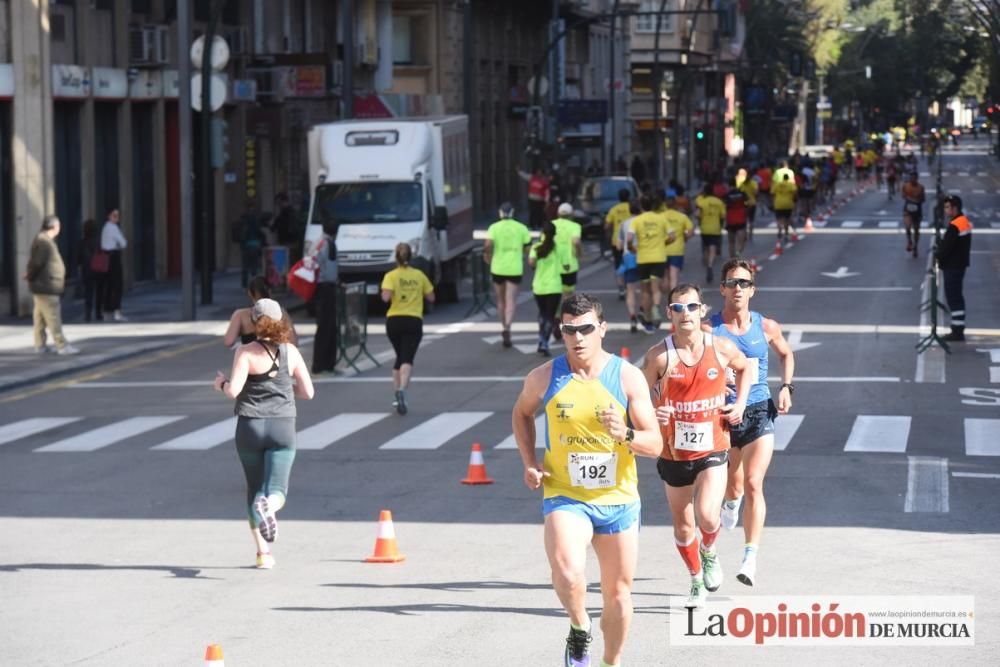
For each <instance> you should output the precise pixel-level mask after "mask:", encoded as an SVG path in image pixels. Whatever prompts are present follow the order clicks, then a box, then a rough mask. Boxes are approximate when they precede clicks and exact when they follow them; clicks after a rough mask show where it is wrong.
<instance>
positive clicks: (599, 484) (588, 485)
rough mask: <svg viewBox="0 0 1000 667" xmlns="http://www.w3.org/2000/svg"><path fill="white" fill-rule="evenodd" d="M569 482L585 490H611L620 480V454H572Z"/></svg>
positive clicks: (570, 454) (570, 456)
mask: <svg viewBox="0 0 1000 667" xmlns="http://www.w3.org/2000/svg"><path fill="white" fill-rule="evenodd" d="M569 480H570V483H571V484H572V485H573V486H580V487H583V488H585V489H610V488H611V487H613V486H614V485H615V483H616V481H617V480H618V452H586V453H584V452H570V453H569Z"/></svg>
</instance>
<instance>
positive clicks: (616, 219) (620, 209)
mask: <svg viewBox="0 0 1000 667" xmlns="http://www.w3.org/2000/svg"><path fill="white" fill-rule="evenodd" d="M631 217H632V214H631V213H630V212H629V204H628V202H627V201H621V202H618V203H617V204H615V205H614V206H612V207H611V210H610V211H608V214H607V215H606V216H605V217H604V223H605V225H606V226H609V227H611V244H612V245H613V246H614V247H616V248H618V249H619V250H621V249H622V246H621V240H620V239H619V238H618V231H619V230H620V229H621V228H622V223H623V222H625V221H626V220H628V219H629V218H631Z"/></svg>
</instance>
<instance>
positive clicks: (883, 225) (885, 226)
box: [878, 220, 899, 229]
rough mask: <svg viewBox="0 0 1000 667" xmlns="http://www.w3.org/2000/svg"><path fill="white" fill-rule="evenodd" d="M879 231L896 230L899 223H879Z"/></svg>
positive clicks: (883, 221)
mask: <svg viewBox="0 0 1000 667" xmlns="http://www.w3.org/2000/svg"><path fill="white" fill-rule="evenodd" d="M878 226H879V229H896V228H897V227H899V223H898V222H897V221H895V220H882V221H881V222H879V223H878Z"/></svg>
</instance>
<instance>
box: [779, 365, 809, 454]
mask: <svg viewBox="0 0 1000 667" xmlns="http://www.w3.org/2000/svg"><path fill="white" fill-rule="evenodd" d="M795 381H796V382H798V378H796V380H795ZM805 418H806V417H805V415H780V416H779V417H778V418H777V419H775V420H774V451H776V452H783V451H785V449H786V448H787V447H788V443H790V442H791V441H792V438H794V437H795V432H796V431H798V430H799V427H800V426H802V420H803V419H805Z"/></svg>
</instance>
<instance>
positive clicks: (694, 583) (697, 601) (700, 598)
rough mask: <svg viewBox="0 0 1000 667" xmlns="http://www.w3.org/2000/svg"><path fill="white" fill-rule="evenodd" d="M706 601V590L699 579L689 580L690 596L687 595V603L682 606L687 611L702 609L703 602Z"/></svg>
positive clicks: (703, 606)
mask: <svg viewBox="0 0 1000 667" xmlns="http://www.w3.org/2000/svg"><path fill="white" fill-rule="evenodd" d="M707 599H708V590H706V588H705V582H704V581H703V580H702V578H701V577H692V578H691V594H690V595H688V599H687V603H686V604H685V605H684V606H685V607H687V608H688V609H704V608H705V600H707Z"/></svg>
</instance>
